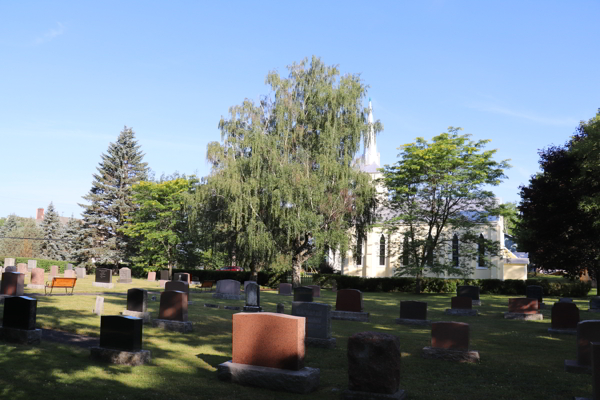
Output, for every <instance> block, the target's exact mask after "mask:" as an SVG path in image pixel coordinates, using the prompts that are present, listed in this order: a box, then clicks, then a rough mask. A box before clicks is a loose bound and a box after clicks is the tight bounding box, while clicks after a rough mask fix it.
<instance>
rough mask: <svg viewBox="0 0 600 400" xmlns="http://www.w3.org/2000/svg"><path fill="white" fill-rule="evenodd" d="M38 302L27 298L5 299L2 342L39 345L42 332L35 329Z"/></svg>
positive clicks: (0, 330) (1, 329)
mask: <svg viewBox="0 0 600 400" xmlns="http://www.w3.org/2000/svg"><path fill="white" fill-rule="evenodd" d="M36 313H37V300H36V299H34V298H32V297H27V296H14V297H7V298H6V299H4V314H3V320H2V328H0V340H3V341H6V342H14V343H22V344H39V343H40V341H41V340H42V330H41V329H36V328H35V318H36Z"/></svg>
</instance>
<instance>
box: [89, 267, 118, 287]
mask: <svg viewBox="0 0 600 400" xmlns="http://www.w3.org/2000/svg"><path fill="white" fill-rule="evenodd" d="M92 285H93V286H97V287H104V288H109V289H112V288H113V287H114V284H113V283H112V271H111V270H110V269H107V268H96V280H95V281H94V283H93V284H92Z"/></svg>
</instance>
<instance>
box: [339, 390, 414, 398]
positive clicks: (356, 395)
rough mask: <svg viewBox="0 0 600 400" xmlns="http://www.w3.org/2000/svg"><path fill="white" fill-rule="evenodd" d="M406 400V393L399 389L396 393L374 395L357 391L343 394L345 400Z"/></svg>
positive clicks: (348, 391)
mask: <svg viewBox="0 0 600 400" xmlns="http://www.w3.org/2000/svg"><path fill="white" fill-rule="evenodd" d="M405 398H406V392H405V391H404V390H402V389H399V390H398V391H397V392H396V393H392V394H387V393H372V392H359V391H357V390H344V391H343V392H342V399H343V400H379V399H381V400H387V399H389V400H402V399H405Z"/></svg>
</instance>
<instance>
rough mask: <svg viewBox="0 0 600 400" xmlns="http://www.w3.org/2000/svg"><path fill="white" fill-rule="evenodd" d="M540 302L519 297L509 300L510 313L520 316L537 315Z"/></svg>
mask: <svg viewBox="0 0 600 400" xmlns="http://www.w3.org/2000/svg"><path fill="white" fill-rule="evenodd" d="M538 306H539V301H538V300H537V299H535V298H523V297H518V298H514V299H508V312H511V313H520V314H537V313H538V310H539V308H538Z"/></svg>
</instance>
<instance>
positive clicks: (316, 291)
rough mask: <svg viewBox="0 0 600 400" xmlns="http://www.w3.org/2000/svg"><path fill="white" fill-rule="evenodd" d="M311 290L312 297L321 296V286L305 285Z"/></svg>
mask: <svg viewBox="0 0 600 400" xmlns="http://www.w3.org/2000/svg"><path fill="white" fill-rule="evenodd" d="M306 287H309V288H311V289H312V290H313V297H321V286H319V285H306Z"/></svg>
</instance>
